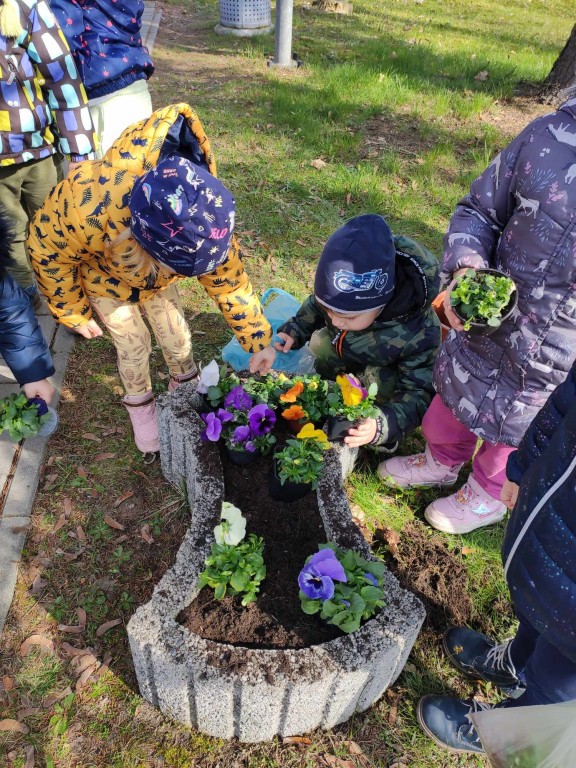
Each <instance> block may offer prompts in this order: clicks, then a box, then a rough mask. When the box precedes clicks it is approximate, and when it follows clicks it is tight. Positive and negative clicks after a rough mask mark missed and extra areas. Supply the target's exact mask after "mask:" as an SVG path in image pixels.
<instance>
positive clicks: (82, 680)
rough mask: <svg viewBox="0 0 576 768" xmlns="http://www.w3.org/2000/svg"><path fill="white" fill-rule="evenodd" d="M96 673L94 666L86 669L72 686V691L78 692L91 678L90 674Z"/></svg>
mask: <svg viewBox="0 0 576 768" xmlns="http://www.w3.org/2000/svg"><path fill="white" fill-rule="evenodd" d="M95 671H96V666H95V665H94V664H93V665H92V666H90V667H88V669H85V670H84V672H82V674H81V675H80V677H79V678H78V680H76V685H75V686H74V690H75V691H76V692H78V691H79V690H80V688H83V687H84V686H85V685H86V683H87V682H88V680H89V679H90V678H91V677H92V674H93V673H94V672H95Z"/></svg>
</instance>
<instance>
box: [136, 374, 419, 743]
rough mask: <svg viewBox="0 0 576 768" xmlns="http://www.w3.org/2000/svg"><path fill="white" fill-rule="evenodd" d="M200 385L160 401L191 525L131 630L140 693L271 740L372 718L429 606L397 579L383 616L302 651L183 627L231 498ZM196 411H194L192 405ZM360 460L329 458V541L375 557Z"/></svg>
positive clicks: (169, 711)
mask: <svg viewBox="0 0 576 768" xmlns="http://www.w3.org/2000/svg"><path fill="white" fill-rule="evenodd" d="M196 400H198V401H199V398H198V396H197V395H196V393H195V390H194V385H193V384H184V385H182V386H181V387H179V388H178V390H177V391H176V392H175V393H173V394H172V395H165V396H162V397H160V398H159V400H158V419H159V425H160V445H161V450H160V456H161V462H162V470H163V472H164V474H165V476H166V478H167V479H168V480H169V481H171V482H173V483H175V484H177V485H182V484H185V487H186V489H187V493H188V500H189V503H190V515H191V524H190V528H189V530H188V531H187V533H186V535H185V537H184V540H183V542H182V545H181V547H180V549H179V551H178V554H177V556H176V562H175V564H174V565H173V566H172V568H170V569H169V570H168V571H167V573H166V574H165V575H164V577H163V578H162V579H161V581H160V582H159V584H158V585H157V586H156V588H155V590H154V594H153V596H152V598H151V600H150V601H149V602H148V603H147V604H146V605H144V606H141V607H140V608H139V609H138V610H137V611H136V613H135V614H134V616H133V617H132V618H131V619H130V622H129V624H128V636H129V639H130V647H131V650H132V656H133V659H134V666H135V670H136V675H137V678H138V684H139V686H140V691H141V693H142V695H143V696H144V698H146V699H147V700H148V701H149V702H151V703H152V704H154V705H155V706H157V707H159V708H160V709H161V711H162V712H163V713H164V714H166V715H168V716H170V717H172V718H174V719H175V720H178V721H180V722H182V723H185V724H186V725H190V726H193V727H194V728H197V729H199V730H201V731H203V732H204V733H206V734H209V735H210V736H216V737H220V738H232V737H237V738H238V739H239V740H240V741H243V742H258V741H267V740H269V739H272V738H274V736H280V737H285V736H292V735H296V734H301V733H306V732H308V731H311V730H313V729H314V728H317V727H321V728H332V727H334V726H335V725H337V724H338V723H342V722H344V721H345V720H347V719H348V718H349V717H351V716H352V715H353V714H354V712H359V711H362V710H365V709H367V708H368V707H369V706H371V704H373V703H374V702H375V701H376V700H377V699H378V698H379V697H380V696H381V695H382V694H383V692H384V691H385V690H386V688H387V687H388V686H389V685H391V684H392V683H393V682H394V680H395V679H396V678H397V677H398V675H399V674H400V671H401V670H402V667H403V666H404V664H405V662H406V659H407V658H408V654H409V653H410V650H411V648H412V645H413V644H414V641H415V640H416V637H417V635H418V632H419V629H420V626H421V624H422V621H423V620H424V608H423V606H422V604H421V602H420V601H419V600H418V599H417V598H416V597H415V596H414V595H412V594H411V593H409V592H407V591H405V590H403V589H401V588H400V586H399V585H398V582H397V581H396V579H395V578H394V577H393V576H392V575H391V574H387V575H386V579H385V591H386V601H387V604H386V607H385V608H384V609H383V610H382V611H381V612H380V613H379V614H378V615H377V616H376V617H374V618H373V619H370V620H369V621H367V622H366V624H365V625H364V626H363V627H361V628H360V629H359V630H358V631H357V632H354V633H352V634H350V635H343V636H342V637H338V638H337V639H335V640H331V641H329V642H326V643H322V644H320V645H315V646H311V647H309V648H301V649H287V650H258V649H248V648H242V647H234V646H231V645H228V644H226V643H216V642H214V641H211V640H205V639H203V638H201V637H200V636H198V635H195V634H193V633H191V632H190V631H189V630H187V629H186V628H185V627H183V626H182V625H181V624H179V623H178V622H177V620H176V616H177V615H178V614H179V612H180V611H181V610H182V609H183V608H185V607H186V606H187V605H189V604H190V602H191V601H192V600H193V599H194V597H195V596H196V594H197V592H198V588H197V581H198V574H199V573H200V572H201V570H202V568H203V565H204V559H205V558H206V555H207V554H208V552H209V550H210V543H211V541H212V538H213V534H212V531H213V528H214V526H215V525H216V524H217V523H218V520H219V517H220V507H221V502H222V500H223V497H224V496H223V495H224V482H223V478H222V473H221V472H220V476H219V477H214V476H213V469H212V470H211V472H212V474H211V475H209V472H208V467H212V468H213V467H214V466H215V464H214V462H217V464H216V466H220V468H221V465H220V464H219V461H220V459H219V455H218V451H217V448H216V446H215V445H214V444H212V443H203V442H202V441H201V440H200V437H199V436H200V432H201V430H202V428H203V427H204V424H203V422H202V421H201V419H200V418H199V416H198V415H197V413H195V412H194V410H193V409H192V408H193V407H194V405H195V404H196ZM191 406H192V408H191ZM354 457H355V453H354V452H351V451H349V450H348V449H346V448H337V449H335V450H332V451H330V452H328V453H327V454H326V461H325V472H324V474H323V476H322V478H321V479H320V483H319V486H318V490H317V497H318V506H319V510H320V514H321V515H322V519H323V522H324V526H325V530H326V540H331V541H335V542H336V543H337V544H340V545H341V546H346V547H353V548H354V549H357V550H358V551H360V552H361V553H362V554H363V555H364V556H366V557H370V550H369V547H368V545H367V544H366V542H365V540H364V538H363V536H362V534H361V533H360V531H359V529H358V528H357V527H356V526H355V524H354V523H353V522H352V519H351V514H350V508H349V505H348V501H347V499H346V494H345V492H344V487H343V477H344V474H346V473H347V472H348V471H350V470H351V469H352V467H353V464H354Z"/></svg>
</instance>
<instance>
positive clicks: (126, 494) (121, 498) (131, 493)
mask: <svg viewBox="0 0 576 768" xmlns="http://www.w3.org/2000/svg"><path fill="white" fill-rule="evenodd" d="M130 496H134V491H124V493H123V494H122V495H121V496H118V498H117V499H116V501H115V502H114V504H113V505H112V506H113V507H114V509H116V507H119V506H120V504H122V502H123V501H126V499H129V498H130Z"/></svg>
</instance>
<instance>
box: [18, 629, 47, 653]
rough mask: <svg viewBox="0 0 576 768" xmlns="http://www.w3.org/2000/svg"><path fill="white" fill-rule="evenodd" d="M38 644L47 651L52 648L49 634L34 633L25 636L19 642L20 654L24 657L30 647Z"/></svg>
mask: <svg viewBox="0 0 576 768" xmlns="http://www.w3.org/2000/svg"><path fill="white" fill-rule="evenodd" d="M36 646H40V647H41V648H45V649H46V650H48V651H53V650H54V641H53V640H52V638H51V637H50V636H49V635H41V634H34V635H30V637H27V638H26V639H25V640H24V641H23V642H22V643H21V644H20V656H22V657H23V658H25V657H26V656H28V654H29V653H30V651H31V650H32V648H34V647H36Z"/></svg>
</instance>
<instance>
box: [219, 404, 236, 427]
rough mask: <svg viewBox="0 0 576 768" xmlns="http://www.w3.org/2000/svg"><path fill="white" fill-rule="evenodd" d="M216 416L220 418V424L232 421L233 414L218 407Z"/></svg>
mask: <svg viewBox="0 0 576 768" xmlns="http://www.w3.org/2000/svg"><path fill="white" fill-rule="evenodd" d="M216 416H217V417H218V418H219V419H220V423H221V424H226V422H227V421H232V419H233V418H234V414H233V413H230V411H225V410H224V408H218V410H217V411H216Z"/></svg>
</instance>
